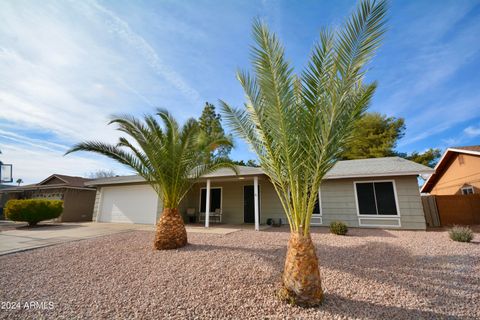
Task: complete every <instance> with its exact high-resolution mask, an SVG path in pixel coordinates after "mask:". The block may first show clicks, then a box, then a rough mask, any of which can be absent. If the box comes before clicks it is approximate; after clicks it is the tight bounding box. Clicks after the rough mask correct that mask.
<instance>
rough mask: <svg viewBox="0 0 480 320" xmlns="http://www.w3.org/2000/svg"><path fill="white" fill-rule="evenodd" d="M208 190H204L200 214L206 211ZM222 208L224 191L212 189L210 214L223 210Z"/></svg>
mask: <svg viewBox="0 0 480 320" xmlns="http://www.w3.org/2000/svg"><path fill="white" fill-rule="evenodd" d="M206 199H207V189H205V188H202V192H201V199H200V212H205V210H206V206H207V204H206ZM221 206H222V189H221V188H211V189H210V212H215V210H217V209H221Z"/></svg>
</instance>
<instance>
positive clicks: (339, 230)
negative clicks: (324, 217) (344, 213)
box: [330, 221, 348, 236]
mask: <svg viewBox="0 0 480 320" xmlns="http://www.w3.org/2000/svg"><path fill="white" fill-rule="evenodd" d="M330 232H331V233H333V234H336V235H339V236H344V235H346V234H347V232H348V227H347V225H346V224H345V223H343V222H341V221H332V222H331V223H330Z"/></svg>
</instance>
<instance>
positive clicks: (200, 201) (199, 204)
mask: <svg viewBox="0 0 480 320" xmlns="http://www.w3.org/2000/svg"><path fill="white" fill-rule="evenodd" d="M212 189H220V211H222V213H223V187H210V191H212ZM202 190H207V187H201V188H200V192H199V193H200V194H199V196H198V198H199V199H198V212H199V213H205V212H202ZM205 192H206V191H205ZM206 196H207V195H206V193H205V197H206ZM210 196H212V194H211V193H210ZM206 200H207V199H205V208H206V206H207V202H206ZM210 209H211V208H210ZM205 211H206V210H205ZM214 212H215V211H210V213H214Z"/></svg>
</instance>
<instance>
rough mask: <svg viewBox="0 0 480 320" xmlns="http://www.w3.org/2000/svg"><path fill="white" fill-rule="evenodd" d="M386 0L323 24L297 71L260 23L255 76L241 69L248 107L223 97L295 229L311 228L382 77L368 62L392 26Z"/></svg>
mask: <svg viewBox="0 0 480 320" xmlns="http://www.w3.org/2000/svg"><path fill="white" fill-rule="evenodd" d="M386 7H387V5H386V2H385V1H370V0H363V1H361V2H360V4H359V6H358V8H357V10H356V12H355V13H354V14H353V15H352V17H351V18H350V19H349V20H347V22H346V23H345V24H344V26H343V28H342V29H340V30H329V29H324V30H322V31H321V33H320V39H319V41H318V43H317V44H316V45H315V46H314V48H313V51H312V54H311V58H310V62H309V63H308V65H307V67H306V69H305V70H304V71H303V72H302V73H301V75H300V76H299V77H297V76H296V75H295V74H294V73H293V69H292V68H291V67H290V65H289V63H288V62H287V60H286V58H285V53H284V51H285V50H284V48H283V46H282V44H281V43H280V41H279V40H278V38H277V37H276V36H275V35H274V34H272V33H270V32H269V31H268V29H267V27H266V26H265V25H264V24H263V23H262V22H261V21H259V20H256V21H255V22H254V24H253V38H254V41H255V44H256V45H255V47H254V48H253V49H252V69H253V75H250V74H249V73H248V72H246V71H242V72H237V78H238V80H239V81H240V84H241V85H242V87H243V89H244V91H245V94H246V99H247V101H246V103H245V106H244V108H242V109H237V108H234V107H231V106H230V105H228V104H227V103H225V102H223V101H222V102H221V107H222V113H223V114H224V119H225V120H226V122H227V123H228V125H229V126H230V127H231V129H232V130H233V132H234V133H236V134H237V135H238V136H240V137H241V138H243V139H244V140H245V141H246V142H247V143H248V144H249V145H250V146H251V147H252V149H253V150H254V152H255V153H256V154H257V156H258V158H259V160H260V165H261V166H262V168H263V169H264V171H265V173H266V174H267V175H268V176H269V178H270V180H271V182H272V183H273V186H274V188H275V190H276V192H277V194H278V196H279V198H280V201H281V203H282V206H283V208H284V210H285V213H286V215H287V218H288V221H289V223H290V228H291V230H292V231H296V232H300V231H303V232H304V233H305V234H306V233H308V232H309V226H310V218H311V215H312V211H313V208H314V206H315V201H316V198H317V194H318V188H319V187H320V184H321V181H322V178H323V177H324V175H325V174H326V173H327V172H328V170H330V169H331V168H332V167H333V165H334V164H335V162H336V161H337V159H338V158H339V156H340V155H341V152H342V150H343V148H344V146H345V145H346V143H347V142H348V140H349V139H350V132H351V130H352V127H353V124H354V123H355V122H356V121H357V120H358V119H359V117H361V115H362V114H363V112H364V111H365V110H366V108H367V107H368V105H369V104H370V100H371V98H372V95H373V93H374V91H375V87H376V86H375V84H364V83H363V81H364V79H363V78H364V75H365V72H366V70H365V66H366V64H367V63H368V62H369V61H370V59H371V58H372V57H373V54H374V53H375V51H376V49H377V48H378V47H379V45H380V42H381V40H382V37H383V34H384V32H385V29H386V28H385V25H386V24H385V16H386Z"/></svg>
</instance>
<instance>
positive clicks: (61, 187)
mask: <svg viewBox="0 0 480 320" xmlns="http://www.w3.org/2000/svg"><path fill="white" fill-rule="evenodd" d="M88 181H90V180H89V179H85V178H82V177H72V176H66V175H61V174H53V175H51V176H49V177H48V178H46V179H45V180H43V181H41V182H39V183H36V184H29V185H24V186H21V187H10V188H5V189H1V190H0V207H1V208H2V209H3V207H4V205H5V203H6V202H7V201H8V200H10V199H51V200H63V212H62V215H61V216H60V217H59V221H61V222H76V221H91V220H92V212H93V206H94V203H95V194H96V190H95V188H92V187H87V186H85V183H86V182H88ZM2 211H3V210H2Z"/></svg>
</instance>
